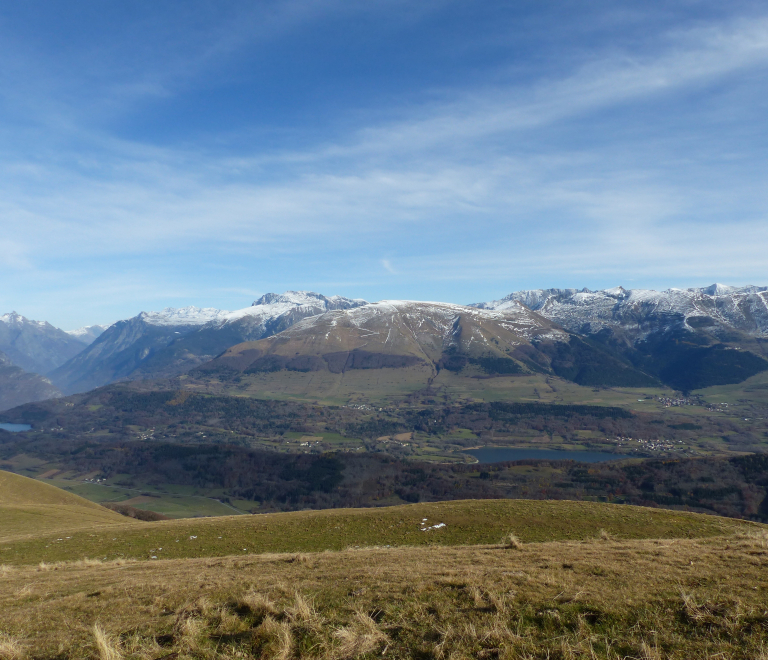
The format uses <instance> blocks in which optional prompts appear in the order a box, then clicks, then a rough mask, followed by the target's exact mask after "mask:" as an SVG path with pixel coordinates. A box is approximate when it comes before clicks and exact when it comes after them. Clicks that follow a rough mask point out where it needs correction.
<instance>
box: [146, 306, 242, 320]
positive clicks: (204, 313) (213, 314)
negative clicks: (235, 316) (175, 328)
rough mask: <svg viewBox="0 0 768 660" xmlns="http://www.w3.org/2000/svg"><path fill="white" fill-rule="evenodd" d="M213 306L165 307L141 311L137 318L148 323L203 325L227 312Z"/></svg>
mask: <svg viewBox="0 0 768 660" xmlns="http://www.w3.org/2000/svg"><path fill="white" fill-rule="evenodd" d="M229 313H230V312H227V311H225V310H221V309H215V308H213V307H194V306H192V305H190V306H189V307H179V308H175V307H166V308H165V309H164V310H163V311H161V312H141V314H139V318H140V319H141V320H142V321H144V322H145V323H147V324H149V325H205V324H206V323H210V322H211V321H216V320H219V319H223V318H225V317H226V316H227V314H229Z"/></svg>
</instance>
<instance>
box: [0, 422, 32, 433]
mask: <svg viewBox="0 0 768 660" xmlns="http://www.w3.org/2000/svg"><path fill="white" fill-rule="evenodd" d="M31 428H32V427H31V426H30V425H29V424H2V423H0V429H3V431H10V432H11V433H18V432H19V431H29V430H30V429H31Z"/></svg>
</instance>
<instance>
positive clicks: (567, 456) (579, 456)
mask: <svg viewBox="0 0 768 660" xmlns="http://www.w3.org/2000/svg"><path fill="white" fill-rule="evenodd" d="M464 453H465V454H471V455H472V456H474V457H475V458H476V459H477V460H478V461H479V462H480V463H501V462H503V461H527V460H548V461H580V462H582V463H604V462H606V461H618V460H621V459H623V458H629V457H628V456H623V455H619V454H608V453H606V452H602V451H561V450H558V449H517V448H515V447H480V448H478V449H468V450H467V451H465V452H464Z"/></svg>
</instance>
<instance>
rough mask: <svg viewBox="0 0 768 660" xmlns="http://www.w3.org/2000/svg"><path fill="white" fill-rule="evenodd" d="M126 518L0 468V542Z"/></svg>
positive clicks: (116, 522)
mask: <svg viewBox="0 0 768 660" xmlns="http://www.w3.org/2000/svg"><path fill="white" fill-rule="evenodd" d="M126 520H129V519H127V518H124V517H123V516H121V515H119V514H117V513H114V512H113V511H110V510H109V509H105V508H104V507H102V506H99V505H98V504H94V503H93V502H90V501H88V500H86V499H84V498H82V497H79V496H77V495H73V494H72V493H68V492H66V491H64V490H61V489H60V488H56V487H55V486H50V485H48V484H45V483H42V482H40V481H37V480H35V479H29V478H28V477H22V476H20V475H17V474H12V473H11V472H4V471H2V470H0V543H2V542H7V541H9V540H19V539H28V538H34V537H37V536H39V535H41V534H57V533H59V532H63V531H68V532H73V533H74V532H75V531H78V530H93V529H97V528H100V527H102V526H104V525H116V524H117V525H125V521H126ZM129 524H130V523H129ZM0 561H3V559H2V555H0Z"/></svg>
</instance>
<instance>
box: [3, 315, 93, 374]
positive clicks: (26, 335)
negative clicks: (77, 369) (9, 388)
mask: <svg viewBox="0 0 768 660" xmlns="http://www.w3.org/2000/svg"><path fill="white" fill-rule="evenodd" d="M85 345H86V342H85V341H81V340H80V339H79V338H77V337H74V336H72V335H70V334H69V333H67V332H64V330H59V328H55V327H54V326H52V325H51V324H50V323H48V322H46V321H32V320H30V319H27V318H25V317H23V316H21V314H17V313H16V312H11V313H10V314H3V315H2V316H0V351H2V352H3V353H5V354H6V355H7V356H8V357H9V358H10V360H11V361H12V362H13V363H14V364H15V365H17V366H19V367H21V368H22V369H24V370H25V371H32V372H35V373H38V374H47V373H48V372H49V371H51V370H52V369H55V368H56V367H59V366H61V365H62V364H64V363H65V362H66V361H67V360H69V359H70V358H72V357H74V356H75V355H77V354H78V353H79V352H80V351H82V350H83V348H85Z"/></svg>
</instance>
